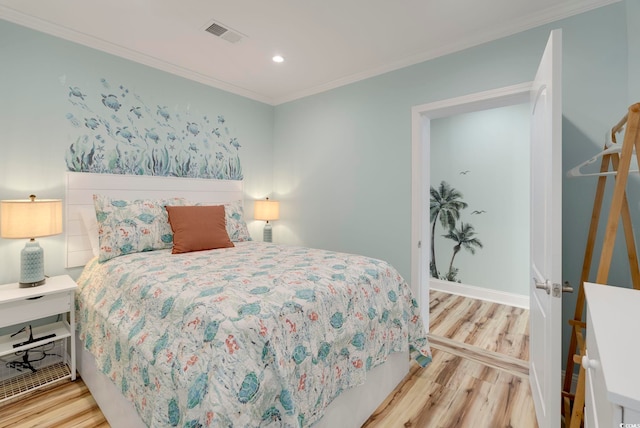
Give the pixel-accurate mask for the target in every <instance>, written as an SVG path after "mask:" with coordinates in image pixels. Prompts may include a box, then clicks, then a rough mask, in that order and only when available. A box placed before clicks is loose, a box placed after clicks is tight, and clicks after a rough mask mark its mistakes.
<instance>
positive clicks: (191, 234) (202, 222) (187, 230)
mask: <svg viewBox="0 0 640 428" xmlns="http://www.w3.org/2000/svg"><path fill="white" fill-rule="evenodd" d="M166 209H167V213H168V214H169V224H170V225H171V229H172V230H173V250H172V251H171V252H172V253H173V254H180V253H188V252H191V251H202V250H213V249H215V248H228V247H233V246H234V245H233V242H231V239H229V234H228V233H227V228H226V224H225V213H224V205H210V206H186V207H180V206H167V207H166Z"/></svg>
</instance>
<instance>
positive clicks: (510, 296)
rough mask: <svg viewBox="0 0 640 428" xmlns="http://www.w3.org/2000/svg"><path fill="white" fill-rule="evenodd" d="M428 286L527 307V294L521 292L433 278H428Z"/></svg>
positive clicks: (461, 294)
mask: <svg viewBox="0 0 640 428" xmlns="http://www.w3.org/2000/svg"><path fill="white" fill-rule="evenodd" d="M429 287H430V288H431V289H432V290H438V291H444V292H446V293H451V294H457V295H460V296H465V297H471V298H474V299H480V300H487V301H489V302H494V303H500V304H502V305H509V306H515V307H517V308H524V309H529V296H523V295H522V294H515V293H508V292H506V291H498V290H491V289H489V288H483V287H477V286H474V285H467V284H460V283H458V282H450V281H442V280H439V279H434V278H431V279H430V280H429Z"/></svg>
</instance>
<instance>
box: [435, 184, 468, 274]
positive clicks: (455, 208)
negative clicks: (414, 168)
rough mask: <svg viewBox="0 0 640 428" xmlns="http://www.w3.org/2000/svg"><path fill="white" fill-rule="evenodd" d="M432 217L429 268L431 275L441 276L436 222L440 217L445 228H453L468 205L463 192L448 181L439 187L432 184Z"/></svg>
mask: <svg viewBox="0 0 640 428" xmlns="http://www.w3.org/2000/svg"><path fill="white" fill-rule="evenodd" d="M430 193H431V201H430V207H429V208H430V218H431V261H430V263H429V270H430V271H431V276H432V277H434V278H439V277H440V275H439V272H438V268H437V266H436V250H435V232H436V223H437V222H438V218H440V224H441V225H442V227H443V228H445V229H449V230H451V229H453V228H455V226H456V221H457V220H458V219H459V218H460V211H461V210H463V209H464V208H466V207H467V203H466V202H464V201H462V200H461V198H462V193H460V192H459V191H457V190H456V189H454V188H453V187H451V186H450V185H449V183H447V182H446V181H441V182H440V186H438V189H437V190H436V189H434V188H433V186H431V189H430Z"/></svg>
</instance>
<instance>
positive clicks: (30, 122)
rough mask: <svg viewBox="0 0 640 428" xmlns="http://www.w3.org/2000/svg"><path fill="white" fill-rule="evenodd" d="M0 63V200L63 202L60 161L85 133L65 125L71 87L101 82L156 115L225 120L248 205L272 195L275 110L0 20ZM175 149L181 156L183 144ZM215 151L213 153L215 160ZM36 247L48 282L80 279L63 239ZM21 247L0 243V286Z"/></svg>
mask: <svg viewBox="0 0 640 428" xmlns="http://www.w3.org/2000/svg"><path fill="white" fill-rule="evenodd" d="M0 58H1V59H0V62H1V64H2V65H1V66H0V100H1V102H0V130H1V131H2V132H1V135H0V147H1V150H0V199H21V198H26V197H27V196H28V195H29V194H30V193H35V194H36V195H37V196H39V197H42V198H64V182H63V180H64V173H65V171H66V170H67V167H66V163H65V154H66V152H67V150H68V148H69V146H70V144H71V143H73V142H74V141H76V140H77V138H78V130H79V129H80V130H81V129H84V119H83V118H81V117H78V119H80V125H81V126H80V128H74V127H72V126H70V124H69V121H68V120H67V118H66V117H65V116H66V114H67V113H69V112H72V113H74V114H76V116H77V115H78V112H77V110H75V109H73V106H72V105H70V103H69V98H70V97H69V92H70V86H73V87H75V86H79V87H81V88H83V89H89V88H95V87H98V86H99V82H100V79H103V78H104V79H106V80H107V81H108V82H109V83H110V84H111V86H112V88H111V89H110V90H111V91H113V90H116V91H117V89H116V88H117V87H118V85H124V86H125V87H126V88H128V89H129V90H130V91H131V94H133V93H136V94H138V95H139V96H140V97H141V98H142V99H143V100H144V101H145V103H146V104H147V105H149V106H150V108H152V109H153V111H152V113H154V114H155V113H156V111H155V108H156V107H157V106H158V105H166V106H168V107H169V109H170V110H171V112H172V113H174V112H180V113H182V115H183V117H184V116H185V114H186V112H187V111H190V112H192V113H193V114H194V115H196V114H200V116H201V115H207V116H208V117H210V118H212V119H213V120H215V119H217V116H218V115H223V116H224V118H225V120H226V122H225V125H226V126H228V127H229V128H230V129H229V131H230V133H231V135H233V136H234V137H237V139H238V142H239V143H240V144H241V146H242V147H241V148H240V149H239V150H238V153H239V155H240V158H241V161H242V168H243V172H244V178H245V180H244V182H245V191H246V192H245V193H246V199H247V200H251V199H254V198H262V197H264V196H266V195H268V194H269V193H270V192H271V189H272V164H271V157H272V153H273V147H272V142H273V125H274V108H273V107H272V106H269V105H266V104H263V103H260V102H256V101H252V100H249V99H247V98H244V97H240V96H237V95H233V94H230V93H228V92H225V91H221V90H218V89H215V88H211V87H209V86H205V85H202V84H199V83H195V82H193V81H189V80H186V79H183V78H180V77H176V76H174V75H171V74H168V73H165V72H162V71H158V70H155V69H152V68H149V67H146V66H143V65H140V64H137V63H134V62H131V61H128V60H125V59H122V58H118V57H115V56H112V55H109V54H105V53H103V52H100V51H97V50H94V49H90V48H87V47H84V46H81V45H78V44H75V43H71V42H67V41H64V40H61V39H58V38H55V37H51V36H48V35H45V34H42V33H39V32H36V31H33V30H30V29H26V28H24V27H21V26H18V25H15V24H12V23H9V22H6V21H2V20H0ZM104 91H105V93H106V91H107V89H104ZM87 92H89V91H87ZM91 94H93V92H91ZM94 95H95V94H94ZM75 99H76V100H78V99H77V98H75ZM98 104H99V103H98ZM118 113H122V111H120V112H118ZM212 126H213V125H212ZM216 126H218V125H216ZM103 136H106V135H105V134H103ZM184 144H186V143H184ZM176 145H177V146H178V147H177V148H178V149H179V148H180V143H177V144H176ZM203 149H204V148H203V147H200V150H203ZM216 150H217V149H216V148H215V147H214V148H212V151H213V152H214V155H215V151H216ZM246 208H247V211H248V215H249V218H250V216H251V213H252V210H253V205H252V204H249V203H247V204H246ZM249 223H250V228H251V232H252V233H253V234H254V236H255V237H260V236H261V227H262V225H261V224H258V223H257V222H253V221H249ZM40 241H41V245H42V247H43V248H44V251H45V265H46V273H47V274H48V275H57V274H62V273H70V274H71V275H72V276H77V275H78V274H79V270H78V269H73V270H70V271H67V270H65V269H64V250H65V248H64V236H63V235H60V236H54V237H49V238H42V239H41V240H40ZM22 247H24V242H23V241H22V240H6V239H0V283H7V282H13V281H17V280H18V277H19V252H20V249H21V248H22Z"/></svg>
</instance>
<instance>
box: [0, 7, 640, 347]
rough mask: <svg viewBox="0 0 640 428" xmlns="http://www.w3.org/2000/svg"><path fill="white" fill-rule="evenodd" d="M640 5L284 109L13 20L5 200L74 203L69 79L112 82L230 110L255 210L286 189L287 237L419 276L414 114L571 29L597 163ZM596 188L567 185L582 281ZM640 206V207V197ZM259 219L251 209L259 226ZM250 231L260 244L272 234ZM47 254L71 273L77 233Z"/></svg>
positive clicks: (568, 257) (627, 89) (571, 261)
mask: <svg viewBox="0 0 640 428" xmlns="http://www.w3.org/2000/svg"><path fill="white" fill-rule="evenodd" d="M638 9H639V7H638V5H637V1H636V0H627V1H625V2H620V3H615V4H613V5H610V6H606V7H603V8H600V9H597V10H594V11H591V12H588V13H584V14H581V15H578V16H574V17H572V18H569V19H566V20H562V21H559V22H556V23H553V24H550V25H545V26H542V27H539V28H535V29H532V30H529V31H526V32H523V33H519V34H516V35H513V36H510V37H506V38H503V39H500V40H497V41H494V42H491V43H486V44H483V45H480V46H477V47H474V48H470V49H467V50H464V51H461V52H458V53H454V54H451V55H447V56H444V57H441V58H437V59H434V60H431V61H427V62H424V63H421V64H417V65H414V66H411V67H406V68H404V69H401V70H397V71H394V72H391V73H387V74H384V75H381V76H377V77H374V78H370V79H367V80H364V81H361V82H357V83H354V84H351V85H348V86H344V87H341V88H337V89H334V90H332V91H328V92H325V93H322V94H318V95H315V96H311V97H307V98H304V99H300V100H296V101H292V102H289V103H286V104H283V105H280V106H277V107H275V108H274V107H271V106H268V105H264V104H262V103H259V102H255V101H251V100H248V99H245V98H242V97H239V96H236V95H232V94H229V93H226V92H224V91H220V90H217V89H213V88H210V87H207V86H204V85H201V84H198V83H194V82H191V81H188V80H185V79H182V78H178V77H176V76H173V75H170V74H167V73H164V72H161V71H157V70H154V69H151V68H149V67H145V66H142V65H139V64H136V63H133V62H130V61H127V60H124V59H121V58H117V57H114V56H111V55H108V54H104V53H102V52H99V51H96V50H93V49H89V48H86V47H83V46H80V45H77V44H74V43H70V42H66V41H63V40H60V39H57V38H54V37H51V36H47V35H44V34H41V33H38V32H35V31H32V30H28V29H25V28H22V27H20V26H17V25H14V24H11V23H8V22H5V21H0V59H1V67H0V77H1V79H0V100H1V102H0V130H1V131H2V134H1V136H0V147H1V151H0V199H7V198H23V197H25V196H26V195H27V194H29V193H32V192H34V193H36V194H38V195H39V196H41V197H50V198H63V197H64V187H63V177H64V171H65V170H66V166H65V162H64V156H65V153H66V150H67V148H68V146H69V144H70V143H71V142H72V141H73V140H74V136H73V135H72V132H71V131H70V128H69V126H68V124H67V122H66V119H65V118H64V115H65V113H66V112H67V110H68V106H67V102H68V101H67V97H68V92H69V87H68V86H69V85H68V84H67V82H77V84H79V85H82V84H91V83H92V82H95V81H96V79H100V78H103V77H104V78H107V79H109V81H112V82H122V83H123V84H126V85H127V86H128V87H130V88H134V89H135V91H136V92H137V93H140V94H141V95H142V96H143V97H144V98H145V100H146V101H147V102H149V103H150V104H153V103H155V102H156V100H157V101H158V102H163V103H165V104H169V105H172V106H173V105H176V106H180V107H181V108H183V107H185V106H187V105H189V106H191V107H190V108H192V109H194V110H196V111H199V112H203V113H206V114H209V115H212V116H213V115H217V114H223V115H224V116H225V118H226V119H227V120H228V122H229V123H230V124H232V125H233V126H234V132H235V133H236V134H237V137H238V139H239V142H240V143H241V144H242V150H241V152H240V153H241V160H242V167H243V172H244V177H245V188H246V194H247V200H250V199H253V198H262V197H264V196H266V195H268V194H270V193H272V194H273V195H272V196H275V197H276V198H277V199H279V200H280V201H281V220H279V221H277V222H275V224H274V239H275V240H276V241H279V242H284V243H293V244H304V245H308V246H313V247H321V248H330V249H334V250H341V251H348V252H355V253H363V254H366V255H369V256H373V257H378V258H382V259H386V260H389V261H390V262H391V263H392V264H393V265H394V266H396V267H397V268H398V270H399V271H400V273H401V274H402V275H404V276H405V277H406V279H407V280H410V233H411V230H410V229H411V227H410V220H411V114H410V113H411V107H412V106H415V105H420V104H424V103H428V102H433V101H438V100H443V99H448V98H452V97H456V96H461V95H466V94H470V93H475V92H479V91H484V90H488V89H494V88H499V87H503V86H507V85H512V84H517V83H522V82H527V81H530V80H532V79H533V77H534V74H535V69H536V67H537V64H538V61H539V59H540V56H541V54H542V51H543V49H544V46H545V44H546V41H547V38H548V35H549V32H550V30H552V29H554V28H562V29H563V45H564V46H563V53H564V55H563V62H564V67H563V104H564V106H563V113H564V120H563V140H564V144H563V164H564V170H568V169H570V168H571V167H573V166H574V165H575V164H577V163H580V162H582V161H583V160H585V159H587V158H589V157H591V156H593V155H594V154H596V153H597V152H598V151H599V150H600V148H601V146H602V143H603V136H604V134H605V132H606V130H607V129H608V128H610V127H611V126H612V124H614V123H615V122H617V121H618V120H619V119H620V117H621V116H622V115H623V114H624V112H625V111H626V108H627V106H628V104H629V103H630V102H635V101H636V100H637V98H640V89H639V86H638V85H639V84H638V82H637V80H635V79H633V78H632V77H633V76H637V75H638V74H639V71H640V64H639V63H638V57H639V55H638V51H637V49H638V48H637V47H635V46H632V44H631V43H628V40H635V39H637V36H638V33H639V28H638V26H639V24H638V22H640V16H638V15H639V13H640V11H639V10H638ZM632 36H633V37H635V39H632V38H630V37H632ZM156 97H157V98H156ZM630 100H633V101H630ZM594 187H595V182H594V181H591V180H589V179H582V180H575V179H574V180H565V181H564V182H563V192H564V198H563V242H564V244H563V270H564V277H565V279H567V280H570V281H571V282H572V283H574V284H576V283H577V281H578V278H579V274H580V269H581V266H582V254H583V252H584V245H585V240H586V231H587V227H588V223H589V213H590V211H591V204H592V201H593V197H592V195H593V192H594ZM629 198H630V200H631V204H632V206H633V207H636V208H637V207H638V201H639V200H640V195H638V194H637V192H630V195H629ZM251 210H252V206H251V204H247V211H248V213H247V214H248V218H250V217H251ZM636 212H637V210H636ZM636 217H637V214H636ZM249 226H250V228H251V232H252V234H253V235H254V237H258V238H259V236H260V231H261V227H262V225H261V224H258V223H257V222H250V225H249ZM23 245H24V243H22V242H18V241H8V240H0V283H5V282H10V281H16V280H17V278H18V270H19V268H18V257H19V255H18V253H19V251H20V249H21V248H22V246H23ZM42 245H43V247H44V248H45V255H46V266H47V273H48V274H51V275H55V274H61V273H65V272H67V271H66V270H65V269H64V267H63V252H64V237H63V236H56V237H51V238H43V239H42ZM615 259H616V260H615V263H614V266H613V269H612V275H611V280H610V282H612V283H618V284H621V285H624V284H628V282H629V275H628V273H627V272H628V268H627V265H626V258H625V256H624V249H623V248H621V246H620V245H619V246H618V249H617V251H616V256H615ZM69 273H71V274H72V275H74V276H76V275H77V274H78V273H79V272H78V270H72V271H70V272H69ZM572 299H575V296H568V297H567V298H566V299H565V302H564V311H565V318H567V317H568V315H569V314H571V315H572V314H573V308H574V305H575V300H572ZM564 333H565V335H566V334H567V333H568V329H567V328H566V327H565V331H564Z"/></svg>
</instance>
